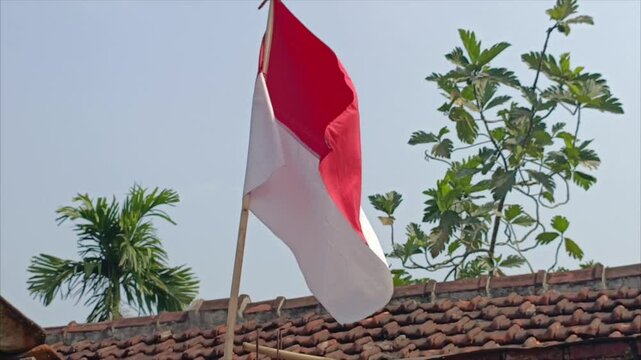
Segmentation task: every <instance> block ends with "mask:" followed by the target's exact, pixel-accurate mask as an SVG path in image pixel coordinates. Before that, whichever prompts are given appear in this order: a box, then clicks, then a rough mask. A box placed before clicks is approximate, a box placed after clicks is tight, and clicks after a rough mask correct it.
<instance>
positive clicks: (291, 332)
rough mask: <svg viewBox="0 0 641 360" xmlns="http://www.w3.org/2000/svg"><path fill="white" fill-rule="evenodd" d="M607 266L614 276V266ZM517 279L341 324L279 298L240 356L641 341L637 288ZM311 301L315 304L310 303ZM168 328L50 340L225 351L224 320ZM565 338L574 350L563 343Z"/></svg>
mask: <svg viewBox="0 0 641 360" xmlns="http://www.w3.org/2000/svg"><path fill="white" fill-rule="evenodd" d="M602 271H603V269H600V270H599V269H597V270H588V271H583V270H582V271H581V272H579V273H576V274H570V275H563V276H558V275H554V276H552V275H551V276H550V277H549V280H550V281H549V283H550V284H553V283H554V284H561V283H568V282H570V281H574V280H576V281H581V282H584V281H585V279H586V278H589V277H592V278H594V277H595V276H600V274H601V272H602ZM605 271H606V274H608V271H609V269H605ZM634 271H637V273H635V274H637V276H638V279H641V267H632V268H631V267H626V268H625V269H623V270H616V271H613V273H614V274H616V275H617V276H619V275H621V274H623V275H625V274H630V273H632V272H634ZM509 278H510V277H506V278H501V279H500V280H498V279H497V281H495V280H492V281H490V285H492V284H494V285H493V286H500V287H502V288H508V289H509V292H508V291H505V292H499V291H493V292H492V293H494V294H497V295H498V296H494V297H488V296H480V295H474V294H473V295H471V296H467V297H457V298H440V299H436V300H435V301H433V300H434V299H433V296H432V294H430V291H431V290H432V288H435V289H436V290H441V291H443V290H444V289H450V290H451V289H455V290H458V291H469V290H470V289H478V288H479V287H482V289H483V291H484V290H485V281H486V279H473V280H465V281H462V282H450V283H445V284H441V285H439V284H436V285H437V286H435V287H434V286H433V285H432V284H433V283H429V284H425V285H420V286H418V285H414V286H413V287H410V288H408V289H406V290H402V289H401V290H398V291H396V294H397V296H399V294H400V295H403V296H410V298H405V299H399V301H393V302H391V303H390V304H388V305H387V306H385V308H384V309H381V310H380V311H379V312H377V313H375V314H373V315H372V316H370V317H368V318H366V319H363V320H361V321H359V322H355V323H350V324H338V323H336V322H335V321H334V320H333V319H332V318H331V317H330V316H329V315H328V314H326V313H323V312H320V311H322V309H321V308H320V307H318V305H317V304H316V303H315V301H312V300H311V299H313V298H309V297H307V298H303V299H294V301H291V302H290V300H286V301H285V302H284V303H283V305H282V308H283V309H290V310H292V309H295V306H296V305H297V304H298V305H300V306H301V309H305V310H304V311H300V312H298V313H290V314H295V315H282V316H280V317H277V316H276V315H275V313H274V308H273V306H272V305H271V304H272V303H273V302H262V303H257V304H255V305H253V306H252V304H250V305H248V309H249V310H248V311H246V312H245V315H247V314H256V315H262V314H265V313H269V314H271V315H270V316H271V317H270V318H269V319H268V320H263V321H261V320H260V319H261V318H259V317H255V318H249V319H245V320H244V321H243V322H241V323H239V324H238V325H236V326H235V331H236V334H235V338H234V343H235V346H234V350H235V352H236V355H237V357H236V358H237V359H256V355H255V354H248V353H247V352H245V351H244V350H243V349H242V346H241V345H242V343H243V342H251V343H254V342H256V341H258V342H259V343H260V344H262V345H264V346H268V347H273V348H275V347H278V346H279V344H280V348H281V349H286V350H289V351H296V352H300V353H304V354H311V355H319V356H325V357H329V358H335V359H396V358H400V357H404V358H408V357H427V358H430V357H437V358H440V357H443V356H453V357H454V358H457V359H458V358H459V357H460V356H464V355H465V354H471V355H470V356H473V357H468V358H465V359H472V358H474V359H477V358H478V359H484V358H485V359H498V358H499V357H496V356H495V357H492V354H496V352H497V351H507V350H509V349H513V350H514V351H533V350H532V349H539V350H540V351H541V352H540V353H538V352H537V353H536V354H537V355H536V357H537V358H546V357H548V358H549V357H552V356H559V354H561V357H563V356H566V357H568V358H569V359H572V356H579V355H580V354H584V353H589V349H592V350H593V351H594V352H593V354H600V353H601V352H603V351H604V350H603V349H602V347H599V346H596V345H595V346H592V345H590V346H592V347H590V346H588V345H585V346H586V347H583V348H581V349H580V350H576V351H574V352H571V351H570V350H568V349H573V348H572V347H569V348H568V346H567V345H568V344H576V346H578V345H581V344H591V341H596V340H599V341H601V340H603V339H606V340H607V341H610V342H612V341H623V340H625V341H628V342H629V339H630V338H634V339H637V340H634V341H636V342H637V343H640V344H641V291H640V290H639V289H638V288H637V287H629V286H624V287H620V288H616V289H607V290H595V289H590V288H587V287H584V288H579V287H574V290H573V291H559V290H556V289H551V290H548V291H545V292H543V293H539V294H536V293H533V291H532V288H531V287H532V286H534V285H536V284H538V283H537V281H538V280H537V279H539V278H540V274H532V275H524V276H519V277H515V280H514V282H513V283H512V285H510V281H509ZM577 279H578V280H577ZM552 280H554V281H552ZM599 280H600V278H599ZM638 283H639V281H637V282H636V283H635V282H631V284H637V285H635V286H638ZM514 284H517V285H518V284H521V285H518V286H526V285H527V286H528V287H527V289H525V290H524V291H523V292H516V291H518V288H516V287H515V285H514ZM501 294H502V295H501ZM226 304H227V301H226V300H224V301H223V300H216V301H211V302H207V301H205V302H202V304H201V306H200V308H199V310H198V311H205V310H203V309H207V308H212V309H219V308H220V309H219V310H220V311H224V309H225V306H226ZM310 306H312V307H313V308H312V309H310V308H309V307H310ZM216 311H218V310H216ZM167 314H170V315H171V318H172V319H183V320H174V321H184V319H186V318H187V315H184V313H164V314H161V315H159V316H156V317H147V318H138V319H136V320H126V321H125V320H120V321H118V322H117V324H118V326H122V325H123V324H131V326H132V329H133V328H135V326H139V327H140V326H148V325H149V324H156V325H155V326H156V328H158V327H157V326H158V325H157V324H160V322H159V320H160V319H162V318H164V319H167V318H168V317H169V315H167ZM285 314H288V313H287V312H285ZM190 316H191V315H190ZM145 321H147V323H145ZM99 325H100V326H99V327H100V328H111V327H112V326H113V325H114V324H105V323H101V324H99ZM162 326H165V325H162ZM162 326H161V327H160V328H159V329H158V330H155V331H153V332H151V333H149V335H143V334H139V335H135V336H130V337H127V338H125V339H122V340H118V339H106V340H100V341H92V340H82V341H77V342H75V343H73V344H66V345H65V344H64V343H63V342H57V343H55V344H52V345H51V346H52V348H53V349H55V350H56V351H57V352H58V354H59V355H60V356H62V357H63V358H64V359H65V360H84V359H87V360H106V359H109V360H121V359H137V360H138V359H139V360H146V359H152V358H153V359H157V360H198V359H216V358H220V357H221V356H222V355H223V342H224V334H225V332H226V327H225V325H222V324H221V325H217V326H209V327H203V328H200V327H194V328H190V329H188V330H186V331H177V330H172V329H171V328H170V329H167V328H166V327H165V330H163V327H162ZM69 327H70V328H71V329H73V330H74V333H78V331H79V330H81V329H85V330H86V329H89V328H95V327H89V326H85V325H82V324H80V325H79V324H71V325H70V326H69ZM183 329H184V327H183ZM279 334H280V342H279ZM63 339H64V338H63ZM628 342H626V343H625V346H621V347H620V349H619V348H616V347H613V348H612V349H611V350H612V351H619V350H620V351H623V352H625V351H628V352H629V351H632V350H631V349H632V348H633V347H634V349H636V350H634V351H638V350H641V345H634V346H632V345H629V344H628ZM562 344H565V347H558V346H560V345H562ZM630 344H632V343H630ZM572 346H575V345H572ZM581 346H583V345H581ZM637 347H638V349H637ZM528 349H529V350H528ZM585 349H588V350H585ZM594 349H596V350H594ZM617 349H618V350H617ZM626 349H627V350H626ZM537 351H538V350H537ZM568 351H570V352H568ZM514 354H516V355H514V356H512V355H510V356H508V357H504V358H506V359H508V358H512V359H519V358H526V357H519V356H521V355H518V354H524V355H523V356H526V355H527V354H531V353H523V352H520V353H519V352H515V353H514ZM563 354H565V355H563ZM573 354H574V355H573ZM457 356H459V357H457ZM465 356H466V355H465ZM527 356H530V355H527ZM258 358H259V359H263V358H265V357H262V356H259V357H258ZM461 359H463V358H461Z"/></svg>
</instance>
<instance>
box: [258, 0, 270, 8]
mask: <svg viewBox="0 0 641 360" xmlns="http://www.w3.org/2000/svg"><path fill="white" fill-rule="evenodd" d="M267 1H268V0H263V1H261V2H260V5H258V10H260V9H262V8H263V6H265V4H266V3H267Z"/></svg>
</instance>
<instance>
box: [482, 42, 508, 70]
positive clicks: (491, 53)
mask: <svg viewBox="0 0 641 360" xmlns="http://www.w3.org/2000/svg"><path fill="white" fill-rule="evenodd" d="M508 47H510V44H508V43H506V42H500V43H498V44H495V45H492V47H491V48H489V49H487V50H483V52H482V53H481V55H480V56H479V58H478V61H477V62H476V65H478V66H483V65H485V64H487V63H489V62H490V61H492V59H494V58H495V57H496V56H497V55H498V54H500V53H501V52H503V50H505V49H507V48H508Z"/></svg>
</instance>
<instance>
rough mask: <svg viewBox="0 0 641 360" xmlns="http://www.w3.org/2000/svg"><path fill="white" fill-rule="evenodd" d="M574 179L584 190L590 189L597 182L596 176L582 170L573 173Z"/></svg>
mask: <svg viewBox="0 0 641 360" xmlns="http://www.w3.org/2000/svg"><path fill="white" fill-rule="evenodd" d="M572 180H573V181H574V183H575V184H577V185H579V186H580V187H582V188H583V189H584V190H588V189H589V188H590V187H591V186H592V185H594V184H595V183H596V178H595V177H594V176H592V175H589V174H586V173H584V172H581V171H575V172H574V173H573V174H572Z"/></svg>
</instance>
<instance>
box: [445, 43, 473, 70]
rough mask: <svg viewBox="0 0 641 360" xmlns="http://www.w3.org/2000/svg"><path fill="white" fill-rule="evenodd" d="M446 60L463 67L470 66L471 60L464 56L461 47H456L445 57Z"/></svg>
mask: <svg viewBox="0 0 641 360" xmlns="http://www.w3.org/2000/svg"><path fill="white" fill-rule="evenodd" d="M445 58H446V59H447V60H449V61H451V62H452V63H453V64H454V65H458V66H461V67H466V66H468V65H469V64H470V62H469V60H468V59H467V58H466V57H465V54H463V49H461V48H460V47H455V48H454V50H452V52H451V53H449V54H447V55H445Z"/></svg>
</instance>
